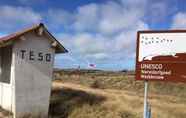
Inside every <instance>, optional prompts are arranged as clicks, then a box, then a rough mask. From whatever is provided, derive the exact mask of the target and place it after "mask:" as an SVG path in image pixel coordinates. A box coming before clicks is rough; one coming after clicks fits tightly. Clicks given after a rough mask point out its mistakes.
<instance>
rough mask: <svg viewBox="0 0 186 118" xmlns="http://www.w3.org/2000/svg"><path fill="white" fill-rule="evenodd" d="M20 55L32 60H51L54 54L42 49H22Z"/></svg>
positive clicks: (22, 57)
mask: <svg viewBox="0 0 186 118" xmlns="http://www.w3.org/2000/svg"><path fill="white" fill-rule="evenodd" d="M19 53H20V54H19V55H20V57H21V59H28V60H30V61H41V62H42V61H44V62H51V61H52V54H51V53H47V52H42V51H37V52H36V51H33V50H20V51H19Z"/></svg>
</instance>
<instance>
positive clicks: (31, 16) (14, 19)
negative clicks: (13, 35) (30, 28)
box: [0, 6, 42, 30]
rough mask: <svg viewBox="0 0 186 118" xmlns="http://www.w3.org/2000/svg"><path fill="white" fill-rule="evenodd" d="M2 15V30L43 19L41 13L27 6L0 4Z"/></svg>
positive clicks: (0, 24) (0, 14) (0, 23)
mask: <svg viewBox="0 0 186 118" xmlns="http://www.w3.org/2000/svg"><path fill="white" fill-rule="evenodd" d="M0 16H1V17H0V28H1V30H3V29H14V28H17V27H18V26H19V27H21V26H23V25H28V24H33V23H37V22H39V21H41V19H42V17H41V15H40V14H38V13H36V12H34V11H33V10H32V9H30V8H27V7H13V6H0Z"/></svg>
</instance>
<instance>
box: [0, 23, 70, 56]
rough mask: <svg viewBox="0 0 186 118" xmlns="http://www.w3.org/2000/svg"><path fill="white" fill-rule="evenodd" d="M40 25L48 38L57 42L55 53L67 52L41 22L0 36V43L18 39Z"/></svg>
mask: <svg viewBox="0 0 186 118" xmlns="http://www.w3.org/2000/svg"><path fill="white" fill-rule="evenodd" d="M40 27H43V28H44V30H45V31H46V33H47V34H48V36H49V39H51V40H53V41H56V42H57V46H56V53H66V52H68V51H67V49H65V48H64V47H63V45H62V44H61V43H60V42H59V41H58V40H57V39H56V38H55V37H54V36H53V35H52V34H51V33H50V32H49V31H48V30H47V28H46V27H45V26H44V24H43V23H39V24H36V25H33V26H32V27H30V28H26V29H24V30H21V31H19V32H15V33H12V34H10V35H7V36H3V37H0V44H1V45H3V44H5V45H6V44H7V43H9V42H11V41H13V40H17V39H19V37H21V36H22V35H24V34H25V33H28V32H31V31H34V30H37V29H39V28H40Z"/></svg>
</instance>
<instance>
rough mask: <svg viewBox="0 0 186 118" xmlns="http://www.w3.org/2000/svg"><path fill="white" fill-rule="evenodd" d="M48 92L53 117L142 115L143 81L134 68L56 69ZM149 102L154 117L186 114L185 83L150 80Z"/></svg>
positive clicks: (172, 117) (123, 117)
mask: <svg viewBox="0 0 186 118" xmlns="http://www.w3.org/2000/svg"><path fill="white" fill-rule="evenodd" d="M54 77H55V78H54V79H55V80H54V82H53V91H52V96H51V105H50V115H51V116H52V118H141V117H142V115H143V89H144V83H143V82H142V81H135V80H134V73H133V72H129V73H128V72H109V71H99V70H93V71H91V70H82V71H76V70H65V71H61V70H58V71H56V72H55V76H54ZM149 85H150V86H149V103H150V104H151V107H152V117H154V118H184V117H185V116H186V111H185V109H186V99H185V97H186V86H185V85H184V84H182V83H163V82H149Z"/></svg>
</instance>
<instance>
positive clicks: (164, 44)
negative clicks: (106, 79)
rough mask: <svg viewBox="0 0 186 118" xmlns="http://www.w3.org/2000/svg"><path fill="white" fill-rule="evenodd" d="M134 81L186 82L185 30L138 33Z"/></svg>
mask: <svg viewBox="0 0 186 118" xmlns="http://www.w3.org/2000/svg"><path fill="white" fill-rule="evenodd" d="M136 49H137V50H136V80H157V81H172V82H186V30H168V31H138V33H137V48H136Z"/></svg>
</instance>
